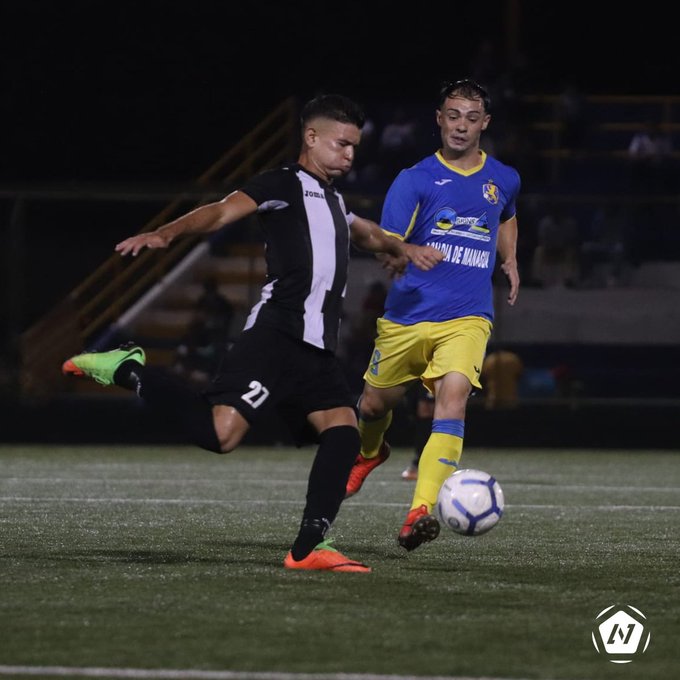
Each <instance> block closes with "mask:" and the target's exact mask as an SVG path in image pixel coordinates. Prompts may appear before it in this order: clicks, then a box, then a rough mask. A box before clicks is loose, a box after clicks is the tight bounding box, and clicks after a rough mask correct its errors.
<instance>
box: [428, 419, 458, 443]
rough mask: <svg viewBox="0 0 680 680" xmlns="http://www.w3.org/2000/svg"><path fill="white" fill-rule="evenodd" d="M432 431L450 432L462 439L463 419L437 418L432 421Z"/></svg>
mask: <svg viewBox="0 0 680 680" xmlns="http://www.w3.org/2000/svg"><path fill="white" fill-rule="evenodd" d="M432 432H438V433H440V434H452V435H454V436H455V437H460V438H461V439H463V437H464V436H465V421H464V420H459V419H457V418H439V419H436V420H433V421H432Z"/></svg>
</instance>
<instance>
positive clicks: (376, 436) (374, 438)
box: [359, 411, 392, 458]
mask: <svg viewBox="0 0 680 680" xmlns="http://www.w3.org/2000/svg"><path fill="white" fill-rule="evenodd" d="M391 423H392V411H388V412H387V413H386V414H385V415H384V416H383V417H382V418H380V420H364V419H363V418H359V435H360V436H361V455H362V456H363V457H364V458H375V457H376V456H377V455H378V451H379V450H380V445H381V444H382V441H383V438H384V436H385V432H387V428H388V427H389V426H390V425H391Z"/></svg>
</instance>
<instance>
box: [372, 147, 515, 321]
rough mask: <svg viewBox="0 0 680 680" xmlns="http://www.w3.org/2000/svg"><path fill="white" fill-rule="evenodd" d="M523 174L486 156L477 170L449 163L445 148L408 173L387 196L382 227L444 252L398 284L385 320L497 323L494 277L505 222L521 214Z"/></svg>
mask: <svg viewBox="0 0 680 680" xmlns="http://www.w3.org/2000/svg"><path fill="white" fill-rule="evenodd" d="M519 188H520V177H519V174H518V173H517V171H516V170H515V169H514V168H511V167H509V166H507V165H504V164H503V163H501V162H500V161H498V160H496V159H495V158H492V157H491V156H487V155H486V154H485V153H484V152H481V162H480V164H479V165H478V166H476V167H475V168H472V169H471V170H460V169H458V168H454V167H453V166H452V165H449V164H448V163H447V162H446V161H445V160H444V158H443V157H442V155H441V153H440V152H439V151H438V152H437V153H435V154H434V155H432V156H428V157H427V158H425V159H423V160H422V161H420V162H419V163H416V165H414V166H413V167H411V168H407V169H406V170H402V171H401V172H400V173H399V175H397V177H396V179H395V180H394V182H393V183H392V186H391V187H390V188H389V190H388V192H387V196H386V197H385V204H384V206H383V212H382V218H381V226H382V228H383V229H384V230H385V231H387V232H389V233H391V234H396V235H397V236H399V237H400V238H401V239H403V240H404V241H407V242H408V243H413V244H416V245H430V246H434V247H435V248H437V249H439V250H441V251H442V252H443V253H444V259H443V260H442V262H440V263H439V264H438V265H437V266H436V267H434V269H431V270H430V271H427V272H423V271H420V270H419V269H417V268H416V267H414V266H413V264H411V263H409V265H408V267H407V269H406V272H405V273H404V275H403V276H402V277H401V278H400V279H397V280H396V281H395V282H394V283H393V284H392V286H391V288H390V291H389V293H388V295H387V300H386V303H385V315H384V316H385V318H387V319H389V320H390V321H394V322H395V323H400V324H407V325H410V324H414V323H419V322H421V321H449V320H451V319H457V318H460V317H463V316H481V317H483V318H486V319H489V321H493V290H492V284H491V276H492V274H493V270H494V264H495V261H496V240H497V237H498V225H499V224H500V223H501V222H505V221H506V220H509V219H511V218H512V217H514V216H515V200H516V198H517V195H518V193H519Z"/></svg>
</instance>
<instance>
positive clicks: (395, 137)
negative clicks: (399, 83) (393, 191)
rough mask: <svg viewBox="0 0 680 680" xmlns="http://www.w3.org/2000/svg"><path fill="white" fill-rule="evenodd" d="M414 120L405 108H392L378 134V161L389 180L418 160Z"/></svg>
mask: <svg viewBox="0 0 680 680" xmlns="http://www.w3.org/2000/svg"><path fill="white" fill-rule="evenodd" d="M417 128H418V125H417V123H416V121H414V120H413V119H411V118H410V117H409V115H408V112H407V111H406V109H404V108H403V107H401V106H398V107H397V108H395V109H394V113H393V116H392V120H391V121H390V122H389V123H387V124H386V125H385V127H384V128H383V130H382V132H381V134H380V144H379V153H380V162H381V164H382V166H383V171H384V173H385V175H386V176H387V177H389V179H390V181H391V180H392V178H394V176H395V175H396V174H397V173H398V172H399V171H400V170H401V169H403V168H405V167H409V166H411V165H413V163H415V162H416V160H418V158H417V152H418V139H417V135H416V132H417Z"/></svg>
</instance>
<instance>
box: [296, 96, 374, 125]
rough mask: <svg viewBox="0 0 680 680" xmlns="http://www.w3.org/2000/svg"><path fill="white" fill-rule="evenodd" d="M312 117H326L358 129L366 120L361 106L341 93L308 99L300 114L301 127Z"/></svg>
mask: <svg viewBox="0 0 680 680" xmlns="http://www.w3.org/2000/svg"><path fill="white" fill-rule="evenodd" d="M313 118H328V119H329V120H335V121H337V122H338V123H350V124H352V125H356V126H357V127H358V128H359V129H360V130H361V129H362V128H363V127H364V123H365V122H366V115H365V114H364V112H363V110H362V108H361V107H360V106H359V105H358V104H357V103H356V102H355V101H353V100H351V99H349V98H348V97H344V96H343V95H341V94H321V95H319V96H317V97H314V99H310V100H309V101H308V102H307V103H306V104H305V105H304V106H303V107H302V113H301V115H300V120H301V123H302V127H303V128H304V127H305V125H306V124H307V123H308V122H309V121H310V120H312V119H313Z"/></svg>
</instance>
